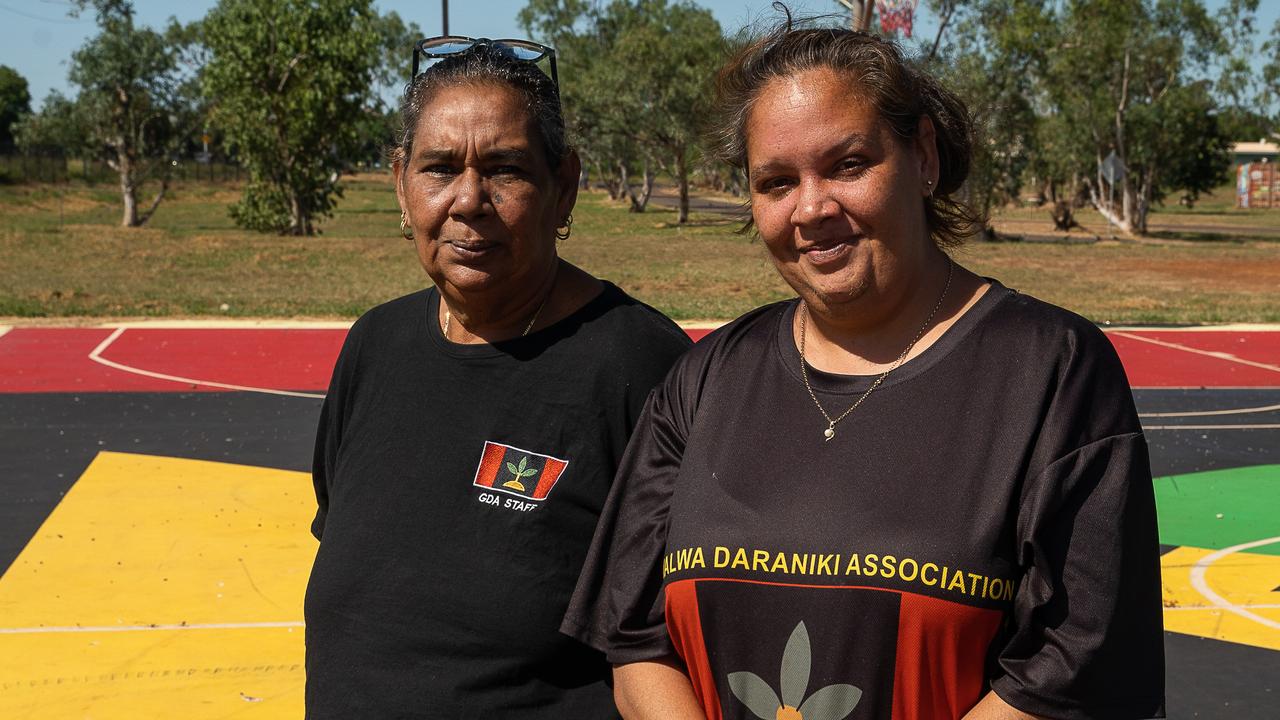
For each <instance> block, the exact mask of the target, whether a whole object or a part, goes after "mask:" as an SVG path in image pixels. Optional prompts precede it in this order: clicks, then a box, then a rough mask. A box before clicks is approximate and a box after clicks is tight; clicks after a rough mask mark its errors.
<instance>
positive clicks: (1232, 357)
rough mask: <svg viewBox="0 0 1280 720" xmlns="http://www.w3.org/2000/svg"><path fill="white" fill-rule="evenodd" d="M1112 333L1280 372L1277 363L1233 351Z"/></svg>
mask: <svg viewBox="0 0 1280 720" xmlns="http://www.w3.org/2000/svg"><path fill="white" fill-rule="evenodd" d="M1112 334H1113V335H1119V336H1120V337H1126V338H1129V339H1130V340H1138V341H1139V342H1145V343H1151V344H1152V345H1159V346H1161V347H1167V348H1172V349H1174V350H1183V351H1185V352H1189V353H1195V354H1196V355H1207V356H1208V357H1211V358H1217V359H1219V360H1226V361H1227V362H1233V363H1239V364H1241V365H1248V366H1250V367H1256V368H1262V369H1263V370H1270V371H1272V372H1278V373H1280V367H1277V366H1275V365H1268V364H1266V363H1260V362H1254V361H1253V360H1245V359H1244V358H1238V357H1236V356H1235V355H1232V354H1231V353H1224V352H1214V351H1211V350H1201V349H1199V348H1193V347H1187V346H1186V345H1179V344H1178V343H1171V342H1165V341H1164V340H1156V339H1155V338H1149V337H1142V336H1141V335H1134V334H1132V333H1127V332H1115V333H1112Z"/></svg>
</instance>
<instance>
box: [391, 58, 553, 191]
mask: <svg viewBox="0 0 1280 720" xmlns="http://www.w3.org/2000/svg"><path fill="white" fill-rule="evenodd" d="M485 84H490V85H505V86H507V87H509V88H511V89H513V90H515V91H516V92H518V93H520V94H521V95H522V96H523V97H524V99H525V103H526V107H527V108H528V110H529V117H531V118H532V119H533V123H534V127H535V128H536V129H537V134H538V138H539V139H540V140H541V141H542V149H543V150H544V151H545V152H546V154H547V164H548V165H549V166H550V168H551V170H552V172H555V171H556V170H558V169H559V168H560V163H561V162H562V161H563V160H564V158H565V156H566V155H567V154H568V152H569V143H568V141H567V140H566V138H565V130H564V114H563V111H562V110H561V107H560V93H559V91H558V90H557V88H556V85H555V83H554V82H552V80H551V78H549V77H547V75H546V74H545V73H543V72H542V70H540V69H538V66H537V65H534V64H533V63H530V62H524V61H521V60H517V59H515V58H513V57H511V56H510V55H508V54H506V53H504V52H502V51H500V50H497V49H495V48H493V47H492V46H488V45H481V46H476V47H473V48H471V49H470V50H468V51H467V52H465V53H463V54H461V55H454V56H453V57H448V58H444V59H443V60H440V61H439V62H436V63H435V64H433V65H430V66H428V67H427V69H426V70H424V71H422V72H421V73H419V74H418V76H417V77H415V78H414V79H413V80H410V81H409V83H408V84H407V85H405V88H404V94H403V96H401V98H400V131H399V133H398V134H397V137H396V144H395V146H394V147H393V148H392V149H391V154H392V159H395V158H397V157H399V158H408V157H409V156H410V155H411V154H412V152H413V138H414V133H415V132H416V131H417V129H418V122H419V120H420V119H421V117H422V111H423V109H424V108H426V107H427V106H428V105H430V103H431V98H432V97H433V96H434V95H435V93H436V92H437V91H439V90H440V89H441V88H445V87H456V86H458V85H485Z"/></svg>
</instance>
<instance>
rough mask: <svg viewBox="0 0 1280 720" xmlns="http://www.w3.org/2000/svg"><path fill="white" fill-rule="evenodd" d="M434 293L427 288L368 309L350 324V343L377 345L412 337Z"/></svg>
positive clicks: (424, 315) (431, 289) (430, 288)
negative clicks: (359, 342)
mask: <svg viewBox="0 0 1280 720" xmlns="http://www.w3.org/2000/svg"><path fill="white" fill-rule="evenodd" d="M435 292H436V290H435V288H434V287H429V288H425V289H423V290H418V291H415V292H412V293H409V294H408V295H404V296H401V297H398V298H396V299H394V300H388V301H386V302H384V303H381V304H379V305H375V306H373V307H372V308H370V309H368V310H366V311H365V312H364V314H362V315H361V316H360V317H359V318H358V319H357V320H356V321H355V322H354V323H353V324H352V325H351V330H350V332H348V334H347V338H348V343H351V341H352V339H355V340H359V341H361V342H367V341H374V342H378V341H390V340H394V339H395V338H405V337H409V336H411V335H412V334H413V333H416V332H417V331H418V330H420V329H421V320H422V319H423V318H425V317H427V312H428V309H429V307H430V304H431V300H432V297H433V296H434V294H435Z"/></svg>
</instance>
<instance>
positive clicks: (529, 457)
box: [471, 440, 569, 500]
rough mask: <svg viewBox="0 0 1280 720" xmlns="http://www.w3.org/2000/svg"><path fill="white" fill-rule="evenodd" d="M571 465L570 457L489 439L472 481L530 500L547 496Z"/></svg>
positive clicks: (475, 483)
mask: <svg viewBox="0 0 1280 720" xmlns="http://www.w3.org/2000/svg"><path fill="white" fill-rule="evenodd" d="M568 466H569V461H568V460H561V459H560V458H554V457H551V456H550V455H543V454H541V453H536V452H530V451H528V450H522V449H521V448H518V447H514V446H511V445H503V444H502V443H496V442H493V441H491V440H486V441H485V444H484V453H483V454H482V455H481V456H480V467H478V468H476V479H475V480H474V481H473V482H472V483H471V484H472V485H475V486H476V487H482V488H488V489H490V490H498V491H500V492H504V493H509V494H511V495H515V496H517V497H522V498H525V499H527V500H545V499H546V498H547V494H548V493H550V492H551V488H553V487H555V484H556V481H557V480H559V479H560V476H561V475H562V474H563V473H564V469H565V468H566V467H568Z"/></svg>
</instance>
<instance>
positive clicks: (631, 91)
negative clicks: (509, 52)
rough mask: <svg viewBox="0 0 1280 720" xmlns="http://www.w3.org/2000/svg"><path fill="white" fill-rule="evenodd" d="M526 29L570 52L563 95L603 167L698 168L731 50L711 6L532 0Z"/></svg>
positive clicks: (681, 180) (580, 141) (676, 172)
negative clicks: (714, 89) (720, 73)
mask: <svg viewBox="0 0 1280 720" xmlns="http://www.w3.org/2000/svg"><path fill="white" fill-rule="evenodd" d="M520 21H521V23H523V25H524V26H525V28H526V30H527V31H528V32H529V33H530V34H531V35H533V36H534V37H537V38H538V39H539V40H541V41H543V42H546V43H548V44H550V45H552V46H554V47H556V48H557V50H558V52H560V54H561V55H562V56H563V57H564V58H565V62H564V65H565V67H566V68H572V70H571V71H569V70H566V71H565V72H564V73H562V74H561V94H562V97H563V99H564V104H565V113H566V116H567V120H568V121H569V124H570V127H571V128H572V131H573V133H574V139H575V142H576V143H577V145H578V149H579V152H580V153H581V154H582V155H583V157H584V159H585V161H586V164H588V165H590V166H594V167H595V168H597V170H598V171H602V172H612V170H613V169H614V168H615V167H621V168H624V169H625V168H628V167H634V166H635V165H637V164H645V165H646V166H647V165H648V163H649V162H652V163H655V164H657V165H659V166H661V167H663V168H664V169H666V170H667V171H668V172H669V173H670V174H671V175H672V176H673V177H674V178H675V179H676V182H677V183H678V184H679V186H680V190H681V198H682V203H681V208H680V212H679V216H678V220H679V222H684V221H685V220H687V219H688V202H687V194H688V185H689V173H690V170H691V168H692V167H694V165H695V163H696V161H697V157H698V154H699V148H698V145H699V143H698V140H699V137H700V135H699V131H700V130H701V127H702V122H703V120H704V119H705V118H706V114H707V110H708V104H709V102H710V99H711V87H710V83H711V79H712V77H713V76H714V75H715V71H716V68H717V67H718V66H719V63H720V61H721V56H722V48H723V39H722V37H721V32H720V25H719V23H717V22H716V20H715V17H714V16H713V15H712V14H711V13H710V11H708V10H706V9H704V8H701V7H699V6H697V5H695V4H693V3H692V2H687V1H684V0H678V1H676V2H669V1H668V0H613V2H610V3H608V4H595V3H589V2H585V1H584V0H530V2H529V4H528V5H527V6H526V7H525V9H524V10H523V11H521V13H520Z"/></svg>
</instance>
